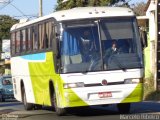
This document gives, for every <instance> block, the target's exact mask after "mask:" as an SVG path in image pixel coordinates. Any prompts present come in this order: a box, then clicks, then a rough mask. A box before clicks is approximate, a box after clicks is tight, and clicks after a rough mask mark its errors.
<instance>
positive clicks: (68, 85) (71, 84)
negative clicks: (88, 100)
mask: <svg viewBox="0 0 160 120" xmlns="http://www.w3.org/2000/svg"><path fill="white" fill-rule="evenodd" d="M63 87H64V88H77V87H84V83H83V82H78V83H64V84H63Z"/></svg>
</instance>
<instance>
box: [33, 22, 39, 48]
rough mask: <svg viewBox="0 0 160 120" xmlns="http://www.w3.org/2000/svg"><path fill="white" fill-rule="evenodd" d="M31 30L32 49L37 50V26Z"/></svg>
mask: <svg viewBox="0 0 160 120" xmlns="http://www.w3.org/2000/svg"><path fill="white" fill-rule="evenodd" d="M33 28H34V30H33V49H34V50H37V49H38V47H39V45H38V44H39V43H38V26H37V25H35V26H34V27H33Z"/></svg>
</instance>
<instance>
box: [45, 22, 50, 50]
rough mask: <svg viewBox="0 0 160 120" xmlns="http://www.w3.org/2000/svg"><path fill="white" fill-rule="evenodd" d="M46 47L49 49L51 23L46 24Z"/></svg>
mask: <svg viewBox="0 0 160 120" xmlns="http://www.w3.org/2000/svg"><path fill="white" fill-rule="evenodd" d="M44 42H45V47H46V48H48V47H49V45H48V43H49V23H48V22H46V34H45V41H44Z"/></svg>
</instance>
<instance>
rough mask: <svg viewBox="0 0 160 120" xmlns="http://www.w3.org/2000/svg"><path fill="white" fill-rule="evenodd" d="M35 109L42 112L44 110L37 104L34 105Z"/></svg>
mask: <svg viewBox="0 0 160 120" xmlns="http://www.w3.org/2000/svg"><path fill="white" fill-rule="evenodd" d="M34 109H35V110H41V109H42V105H38V104H35V105H34Z"/></svg>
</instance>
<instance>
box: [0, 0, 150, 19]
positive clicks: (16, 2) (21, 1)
mask: <svg viewBox="0 0 160 120" xmlns="http://www.w3.org/2000/svg"><path fill="white" fill-rule="evenodd" d="M5 1H6V2H7V1H12V2H11V4H8V5H6V3H5V4H4V2H5ZM42 1H43V15H47V14H50V13H52V12H53V11H54V8H55V5H56V3H57V0H42ZM141 1H144V2H146V1H147V0H131V1H130V2H129V3H130V4H133V3H137V2H141ZM38 12H39V0H0V15H9V16H11V17H15V18H17V19H20V18H23V17H22V16H23V15H29V16H28V17H31V16H38Z"/></svg>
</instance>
